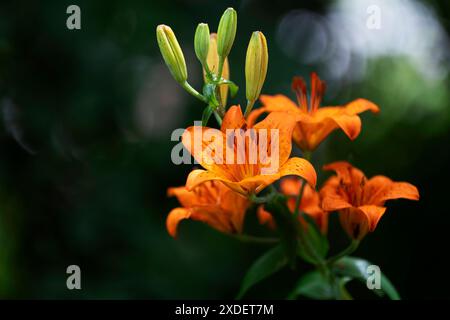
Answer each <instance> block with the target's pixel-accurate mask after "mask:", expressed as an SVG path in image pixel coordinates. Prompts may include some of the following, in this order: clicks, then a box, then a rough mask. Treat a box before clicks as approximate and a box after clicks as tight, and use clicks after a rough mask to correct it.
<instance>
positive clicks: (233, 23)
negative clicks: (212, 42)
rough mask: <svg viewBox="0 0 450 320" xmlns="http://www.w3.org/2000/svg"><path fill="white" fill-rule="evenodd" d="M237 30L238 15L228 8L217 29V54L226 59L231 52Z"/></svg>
mask: <svg viewBox="0 0 450 320" xmlns="http://www.w3.org/2000/svg"><path fill="white" fill-rule="evenodd" d="M236 28H237V13H236V11H235V10H234V9H233V8H228V9H227V10H225V12H224V13H223V15H222V18H220V22H219V28H218V29H217V53H218V54H219V57H222V58H225V57H227V56H228V54H229V53H230V51H231V47H232V46H233V42H234V38H235V36H236Z"/></svg>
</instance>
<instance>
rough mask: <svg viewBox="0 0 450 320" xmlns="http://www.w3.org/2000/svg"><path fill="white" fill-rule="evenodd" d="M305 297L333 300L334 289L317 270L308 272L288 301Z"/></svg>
mask: <svg viewBox="0 0 450 320" xmlns="http://www.w3.org/2000/svg"><path fill="white" fill-rule="evenodd" d="M298 296H304V297H307V298H310V299H320V300H324V299H333V298H334V294H333V288H332V287H331V286H330V284H329V283H328V281H327V279H325V277H324V276H323V275H322V274H321V273H320V272H319V271H317V270H315V271H311V272H308V273H307V274H305V275H304V276H302V277H301V278H300V280H299V281H298V282H297V284H296V286H295V288H294V290H292V292H291V293H290V294H289V296H288V299H295V298H296V297H298Z"/></svg>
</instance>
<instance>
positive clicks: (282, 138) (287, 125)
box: [253, 112, 296, 166]
mask: <svg viewBox="0 0 450 320" xmlns="http://www.w3.org/2000/svg"><path fill="white" fill-rule="evenodd" d="M295 126H296V118H295V117H289V116H286V113H282V112H272V113H270V114H269V115H268V116H267V117H266V118H265V119H264V120H263V121H261V122H259V123H257V124H256V125H255V126H254V127H253V128H254V129H256V130H266V133H267V135H266V137H267V144H266V147H267V150H266V154H267V155H270V156H271V157H272V159H273V155H272V154H271V152H272V150H271V149H272V147H274V146H275V150H276V149H278V155H279V157H278V160H279V165H280V166H281V165H283V164H284V163H285V162H286V161H287V159H288V158H289V156H290V154H291V150H292V143H291V141H292V132H293V130H294V127H295ZM273 130H278V139H277V140H272V133H273ZM277 147H278V148H277ZM260 156H261V155H260Z"/></svg>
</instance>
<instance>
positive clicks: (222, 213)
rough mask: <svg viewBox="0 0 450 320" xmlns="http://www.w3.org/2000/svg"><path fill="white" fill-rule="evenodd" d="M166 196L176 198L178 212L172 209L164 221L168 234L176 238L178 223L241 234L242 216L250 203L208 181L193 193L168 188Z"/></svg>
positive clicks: (217, 182) (219, 184)
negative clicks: (194, 222) (193, 222)
mask: <svg viewBox="0 0 450 320" xmlns="http://www.w3.org/2000/svg"><path fill="white" fill-rule="evenodd" d="M167 193H168V195H169V196H176V197H177V199H178V201H179V202H180V203H181V205H182V207H181V208H175V209H173V210H172V211H171V212H170V213H169V215H168V216H167V220H166V227H167V231H168V232H169V234H170V235H171V236H172V237H175V236H176V234H177V227H178V223H179V222H180V221H181V220H184V219H193V220H198V221H202V222H204V223H207V224H208V225H210V226H211V227H213V228H215V229H217V230H219V231H221V232H225V233H240V232H241V231H242V226H243V223H244V215H245V211H246V210H247V208H248V206H249V204H250V202H249V201H248V200H247V199H246V198H245V197H243V196H241V195H240V194H238V193H236V192H233V191H232V190H231V189H229V188H228V187H226V186H225V185H224V184H222V183H221V182H219V181H208V182H205V183H203V184H201V185H199V186H198V187H196V188H194V189H193V190H192V191H188V190H187V189H186V188H185V187H177V188H169V189H168V191H167Z"/></svg>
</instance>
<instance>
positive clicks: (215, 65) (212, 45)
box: [204, 33, 230, 106]
mask: <svg viewBox="0 0 450 320" xmlns="http://www.w3.org/2000/svg"><path fill="white" fill-rule="evenodd" d="M206 63H207V65H208V68H209V70H210V71H211V72H212V73H217V71H218V69H219V55H218V54H217V34H215V33H211V36H210V40H209V52H208V57H207V59H206ZM204 75H205V72H204ZM222 78H224V79H227V80H230V67H229V65H228V59H227V58H226V59H225V61H224V63H223V70H222ZM227 96H228V85H227V84H221V85H220V100H221V102H222V106H226V105H227Z"/></svg>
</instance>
